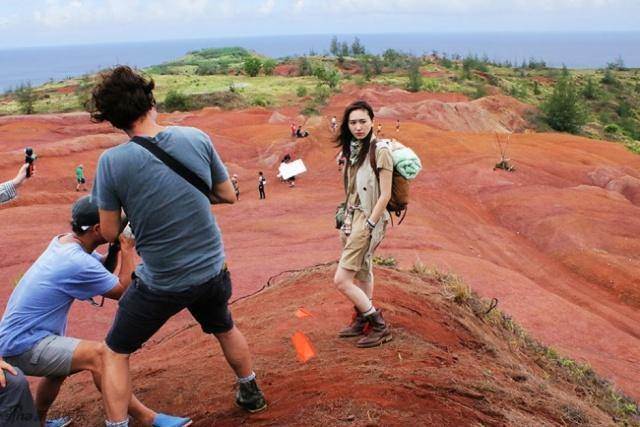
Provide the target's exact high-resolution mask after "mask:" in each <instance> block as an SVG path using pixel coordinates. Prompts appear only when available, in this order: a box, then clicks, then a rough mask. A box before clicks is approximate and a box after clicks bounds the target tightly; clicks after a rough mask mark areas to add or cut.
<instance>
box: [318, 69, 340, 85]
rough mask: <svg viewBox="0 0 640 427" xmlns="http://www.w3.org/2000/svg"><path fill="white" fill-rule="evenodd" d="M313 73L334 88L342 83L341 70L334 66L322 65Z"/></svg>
mask: <svg viewBox="0 0 640 427" xmlns="http://www.w3.org/2000/svg"><path fill="white" fill-rule="evenodd" d="M313 75H314V76H316V77H317V79H318V80H320V82H322V83H326V84H327V85H328V86H329V87H330V88H332V89H334V88H336V87H337V86H338V83H340V72H339V71H338V69H337V68H335V67H332V66H326V65H320V66H318V67H316V68H315V69H314V70H313Z"/></svg>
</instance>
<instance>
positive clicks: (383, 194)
mask: <svg viewBox="0 0 640 427" xmlns="http://www.w3.org/2000/svg"><path fill="white" fill-rule="evenodd" d="M379 179H380V197H379V198H378V201H377V202H376V204H375V206H374V207H373V210H372V211H371V216H369V218H368V222H371V224H373V225H374V226H375V224H377V223H378V221H380V218H382V214H383V213H384V210H385V209H386V208H387V204H388V203H389V200H391V183H392V179H393V172H392V171H390V170H387V169H380V174H379ZM369 227H370V228H372V227H371V226H369Z"/></svg>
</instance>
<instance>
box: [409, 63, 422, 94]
mask: <svg viewBox="0 0 640 427" xmlns="http://www.w3.org/2000/svg"><path fill="white" fill-rule="evenodd" d="M420 89H422V74H421V73H420V60H419V59H417V58H414V59H412V60H411V63H410V64H409V83H407V90H408V91H409V92H418V91H419V90H420Z"/></svg>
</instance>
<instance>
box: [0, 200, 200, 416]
mask: <svg viewBox="0 0 640 427" xmlns="http://www.w3.org/2000/svg"><path fill="white" fill-rule="evenodd" d="M71 227H72V230H73V232H72V233H69V234H62V235H59V236H56V237H54V238H53V240H52V241H51V243H50V244H49V246H48V247H47V249H46V250H45V251H44V252H43V253H42V255H40V257H39V258H38V259H37V260H36V262H35V263H34V264H33V265H32V266H31V267H30V268H29V270H27V272H26V273H25V274H24V276H23V277H22V279H20V282H19V283H18V285H17V286H16V288H15V289H14V291H13V293H12V294H11V297H10V298H9V302H8V303H7V308H6V311H5V313H4V316H3V318H2V321H0V356H1V357H2V358H3V359H4V361H5V362H7V363H8V364H9V365H13V366H15V367H17V368H19V369H20V370H21V371H22V372H24V374H25V375H29V376H35V377H42V380H41V381H40V383H39V385H38V388H37V392H36V396H35V406H36V410H37V415H38V418H39V419H40V420H42V425H46V426H47V427H62V426H66V425H69V424H70V420H69V418H68V417H64V418H59V419H56V420H49V421H46V424H45V420H46V415H47V412H48V411H49V408H50V407H51V405H52V404H53V402H54V400H55V399H56V397H57V395H58V392H59V391H60V386H61V385H62V383H63V382H64V380H65V379H66V378H67V377H68V376H69V375H73V374H75V373H76V372H81V371H90V372H91V374H92V376H93V381H94V383H95V385H96V387H97V388H98V390H101V387H102V358H103V356H104V352H105V347H104V344H103V343H100V342H96V341H87V340H80V339H77V338H72V337H67V336H65V330H66V327H67V317H68V314H69V309H70V308H71V304H72V303H73V301H74V300H76V299H78V300H90V299H92V298H93V297H96V296H100V295H102V296H105V297H107V298H111V299H119V298H120V296H121V295H122V294H123V293H124V291H125V290H126V289H127V287H128V286H129V284H130V282H131V273H132V272H133V270H134V247H133V241H132V240H129V239H126V238H125V237H121V238H120V240H119V244H120V247H121V250H120V271H119V276H115V275H113V274H112V273H111V272H109V271H108V270H107V268H105V265H104V264H103V262H104V263H107V264H110V265H111V268H110V269H111V270H112V271H113V269H114V268H115V265H116V262H117V261H116V260H117V252H115V251H114V250H113V249H110V251H109V252H110V253H109V255H108V256H107V257H102V256H101V255H100V254H98V253H97V252H95V249H96V248H97V247H98V246H100V245H102V244H103V243H106V240H105V239H104V237H103V236H102V234H101V232H100V217H99V214H98V207H97V206H96V205H95V204H94V203H92V202H91V199H90V197H89V196H86V197H83V198H81V199H79V200H78V201H76V202H75V203H74V205H73V208H72V219H71ZM114 255H115V256H114ZM0 360H2V359H0ZM0 403H1V401H0ZM0 406H1V405H0ZM128 412H129V414H130V415H131V416H132V417H134V418H135V419H137V420H138V421H139V422H140V423H141V424H143V425H145V426H157V427H175V426H183V425H187V423H188V421H189V420H188V419H185V418H178V417H172V416H168V415H165V414H157V413H156V412H154V411H152V410H151V409H149V408H147V407H146V406H144V405H143V404H142V403H140V401H139V400H137V399H136V398H135V397H132V398H131V401H130V403H129V405H128Z"/></svg>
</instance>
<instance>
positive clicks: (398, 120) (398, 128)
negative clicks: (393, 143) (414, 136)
mask: <svg viewBox="0 0 640 427" xmlns="http://www.w3.org/2000/svg"><path fill="white" fill-rule="evenodd" d="M396 132H400V119H396Z"/></svg>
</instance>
